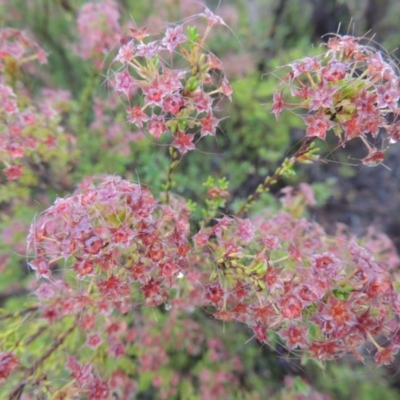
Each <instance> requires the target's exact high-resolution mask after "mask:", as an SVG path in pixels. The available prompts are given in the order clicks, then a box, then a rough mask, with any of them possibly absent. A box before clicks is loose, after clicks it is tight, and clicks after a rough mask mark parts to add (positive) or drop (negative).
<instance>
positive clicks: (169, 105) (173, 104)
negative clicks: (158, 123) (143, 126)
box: [164, 94, 185, 115]
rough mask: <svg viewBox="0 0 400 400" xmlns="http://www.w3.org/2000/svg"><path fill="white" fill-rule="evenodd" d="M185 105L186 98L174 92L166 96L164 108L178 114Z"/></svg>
mask: <svg viewBox="0 0 400 400" xmlns="http://www.w3.org/2000/svg"><path fill="white" fill-rule="evenodd" d="M184 105H185V100H184V99H183V97H182V96H180V95H179V94H173V95H171V96H167V97H165V98H164V110H165V111H167V112H170V113H171V114H173V115H176V114H178V112H179V111H180V110H181V109H182V107H184Z"/></svg>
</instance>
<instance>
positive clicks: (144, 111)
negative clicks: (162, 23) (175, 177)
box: [115, 10, 232, 154]
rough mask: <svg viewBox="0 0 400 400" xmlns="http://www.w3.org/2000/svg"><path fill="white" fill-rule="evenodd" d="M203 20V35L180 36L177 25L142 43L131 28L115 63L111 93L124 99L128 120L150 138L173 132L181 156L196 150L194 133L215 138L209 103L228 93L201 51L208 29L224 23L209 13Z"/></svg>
mask: <svg viewBox="0 0 400 400" xmlns="http://www.w3.org/2000/svg"><path fill="white" fill-rule="evenodd" d="M202 16H204V17H205V18H206V19H207V21H208V25H207V29H206V32H205V33H204V35H203V36H201V35H200V34H199V33H198V31H197V28H196V27H187V32H186V33H185V31H184V27H183V26H182V25H178V26H176V27H169V28H167V30H166V32H165V34H164V36H163V37H162V38H161V39H158V40H151V41H146V40H145V39H146V38H147V37H148V34H147V32H146V29H145V28H143V29H140V30H138V29H132V30H131V34H130V36H129V37H126V38H123V40H122V42H123V44H122V46H121V48H120V49H119V52H118V55H117V56H116V58H115V61H116V62H119V63H121V64H122V68H121V69H119V70H118V72H115V90H116V91H117V92H118V93H119V94H121V95H123V96H124V98H126V99H127V102H128V106H127V114H128V115H127V121H128V122H130V123H132V124H134V125H136V126H137V127H138V128H140V129H142V130H144V131H145V132H148V133H150V134H151V135H152V136H153V137H154V138H159V137H160V136H161V135H163V134H164V133H166V132H170V133H172V135H173V138H174V140H173V142H172V144H171V145H172V146H174V147H175V148H177V149H178V150H179V151H180V152H181V153H182V154H184V153H186V152H187V151H189V150H193V149H195V136H196V134H198V135H199V137H203V136H206V135H212V136H214V135H215V133H216V128H217V126H218V122H219V120H218V119H217V118H215V116H214V108H215V104H214V102H215V100H216V99H217V97H218V96H221V95H224V96H227V97H230V96H231V94H232V88H231V87H230V85H229V83H228V80H227V78H226V76H225V75H224V72H223V67H222V63H221V62H220V61H219V60H218V59H217V58H216V57H215V56H214V55H213V54H212V53H209V52H206V51H205V47H204V44H205V40H206V38H207V35H208V33H209V31H210V29H211V27H212V26H213V25H215V24H223V21H222V20H221V19H220V18H219V17H217V16H215V15H214V14H212V13H211V12H210V11H209V10H206V12H205V13H204V14H202ZM166 59H170V62H169V64H168V62H167V61H166ZM172 65H174V67H172ZM180 65H182V67H181V68H178V66H180Z"/></svg>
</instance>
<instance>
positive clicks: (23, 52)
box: [0, 28, 69, 180]
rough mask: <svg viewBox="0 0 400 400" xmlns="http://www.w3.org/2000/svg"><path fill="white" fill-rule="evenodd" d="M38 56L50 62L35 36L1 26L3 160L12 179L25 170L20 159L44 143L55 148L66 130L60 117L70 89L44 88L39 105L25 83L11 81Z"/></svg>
mask: <svg viewBox="0 0 400 400" xmlns="http://www.w3.org/2000/svg"><path fill="white" fill-rule="evenodd" d="M35 59H38V60H39V61H40V62H41V63H44V62H46V54H45V53H44V51H43V50H42V49H41V48H40V47H39V46H38V45H37V43H36V42H35V41H34V40H32V39H30V38H29V37H28V36H27V35H26V34H25V33H24V32H22V31H19V30H16V29H11V28H3V29H0V161H1V162H2V163H3V164H4V166H5V169H4V170H3V173H4V175H5V176H6V178H7V179H8V180H14V179H18V178H20V177H21V175H22V173H23V165H22V164H21V163H19V162H18V161H17V160H20V159H22V158H23V157H25V156H27V155H29V154H30V153H32V152H33V151H37V150H38V147H39V146H40V145H42V146H45V147H46V148H54V147H55V146H56V144H57V142H58V136H59V134H60V133H61V132H62V129H61V127H60V126H59V125H58V123H59V119H58V118H59V113H60V111H61V109H62V104H63V103H65V102H67V101H68V100H69V93H68V92H65V91H62V90H59V91H58V90H50V89H47V90H46V89H44V90H43V91H42V96H41V98H39V99H37V100H36V103H37V106H35V105H34V104H32V102H31V103H29V102H28V98H27V97H28V96H29V94H28V93H27V91H26V90H25V88H24V87H23V86H22V85H17V84H14V87H16V89H13V87H12V86H11V83H9V82H8V81H9V80H10V79H9V77H14V78H15V77H16V76H17V74H18V68H20V67H21V66H24V65H25V64H26V63H28V62H29V61H32V60H35ZM10 81H11V80H10ZM22 99H23V101H21V102H20V103H21V104H19V101H20V100H22Z"/></svg>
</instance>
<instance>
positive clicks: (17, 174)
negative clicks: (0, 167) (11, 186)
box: [3, 164, 23, 181]
mask: <svg viewBox="0 0 400 400" xmlns="http://www.w3.org/2000/svg"><path fill="white" fill-rule="evenodd" d="M22 168H23V167H22V165H20V164H12V165H11V166H10V167H8V168H7V169H5V170H4V171H3V172H4V175H5V176H6V177H7V179H8V180H10V181H12V180H15V179H18V178H21V176H22Z"/></svg>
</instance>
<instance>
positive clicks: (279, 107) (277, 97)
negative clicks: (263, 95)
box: [272, 92, 285, 120]
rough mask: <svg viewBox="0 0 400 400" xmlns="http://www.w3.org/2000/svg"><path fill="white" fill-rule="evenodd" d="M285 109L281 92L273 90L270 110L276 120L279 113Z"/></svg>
mask: <svg viewBox="0 0 400 400" xmlns="http://www.w3.org/2000/svg"><path fill="white" fill-rule="evenodd" d="M284 109H285V101H284V100H283V92H274V96H273V100H272V112H273V113H274V114H275V118H276V119H277V120H278V117H279V114H280V113H281V112H282V111H283V110H284Z"/></svg>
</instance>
